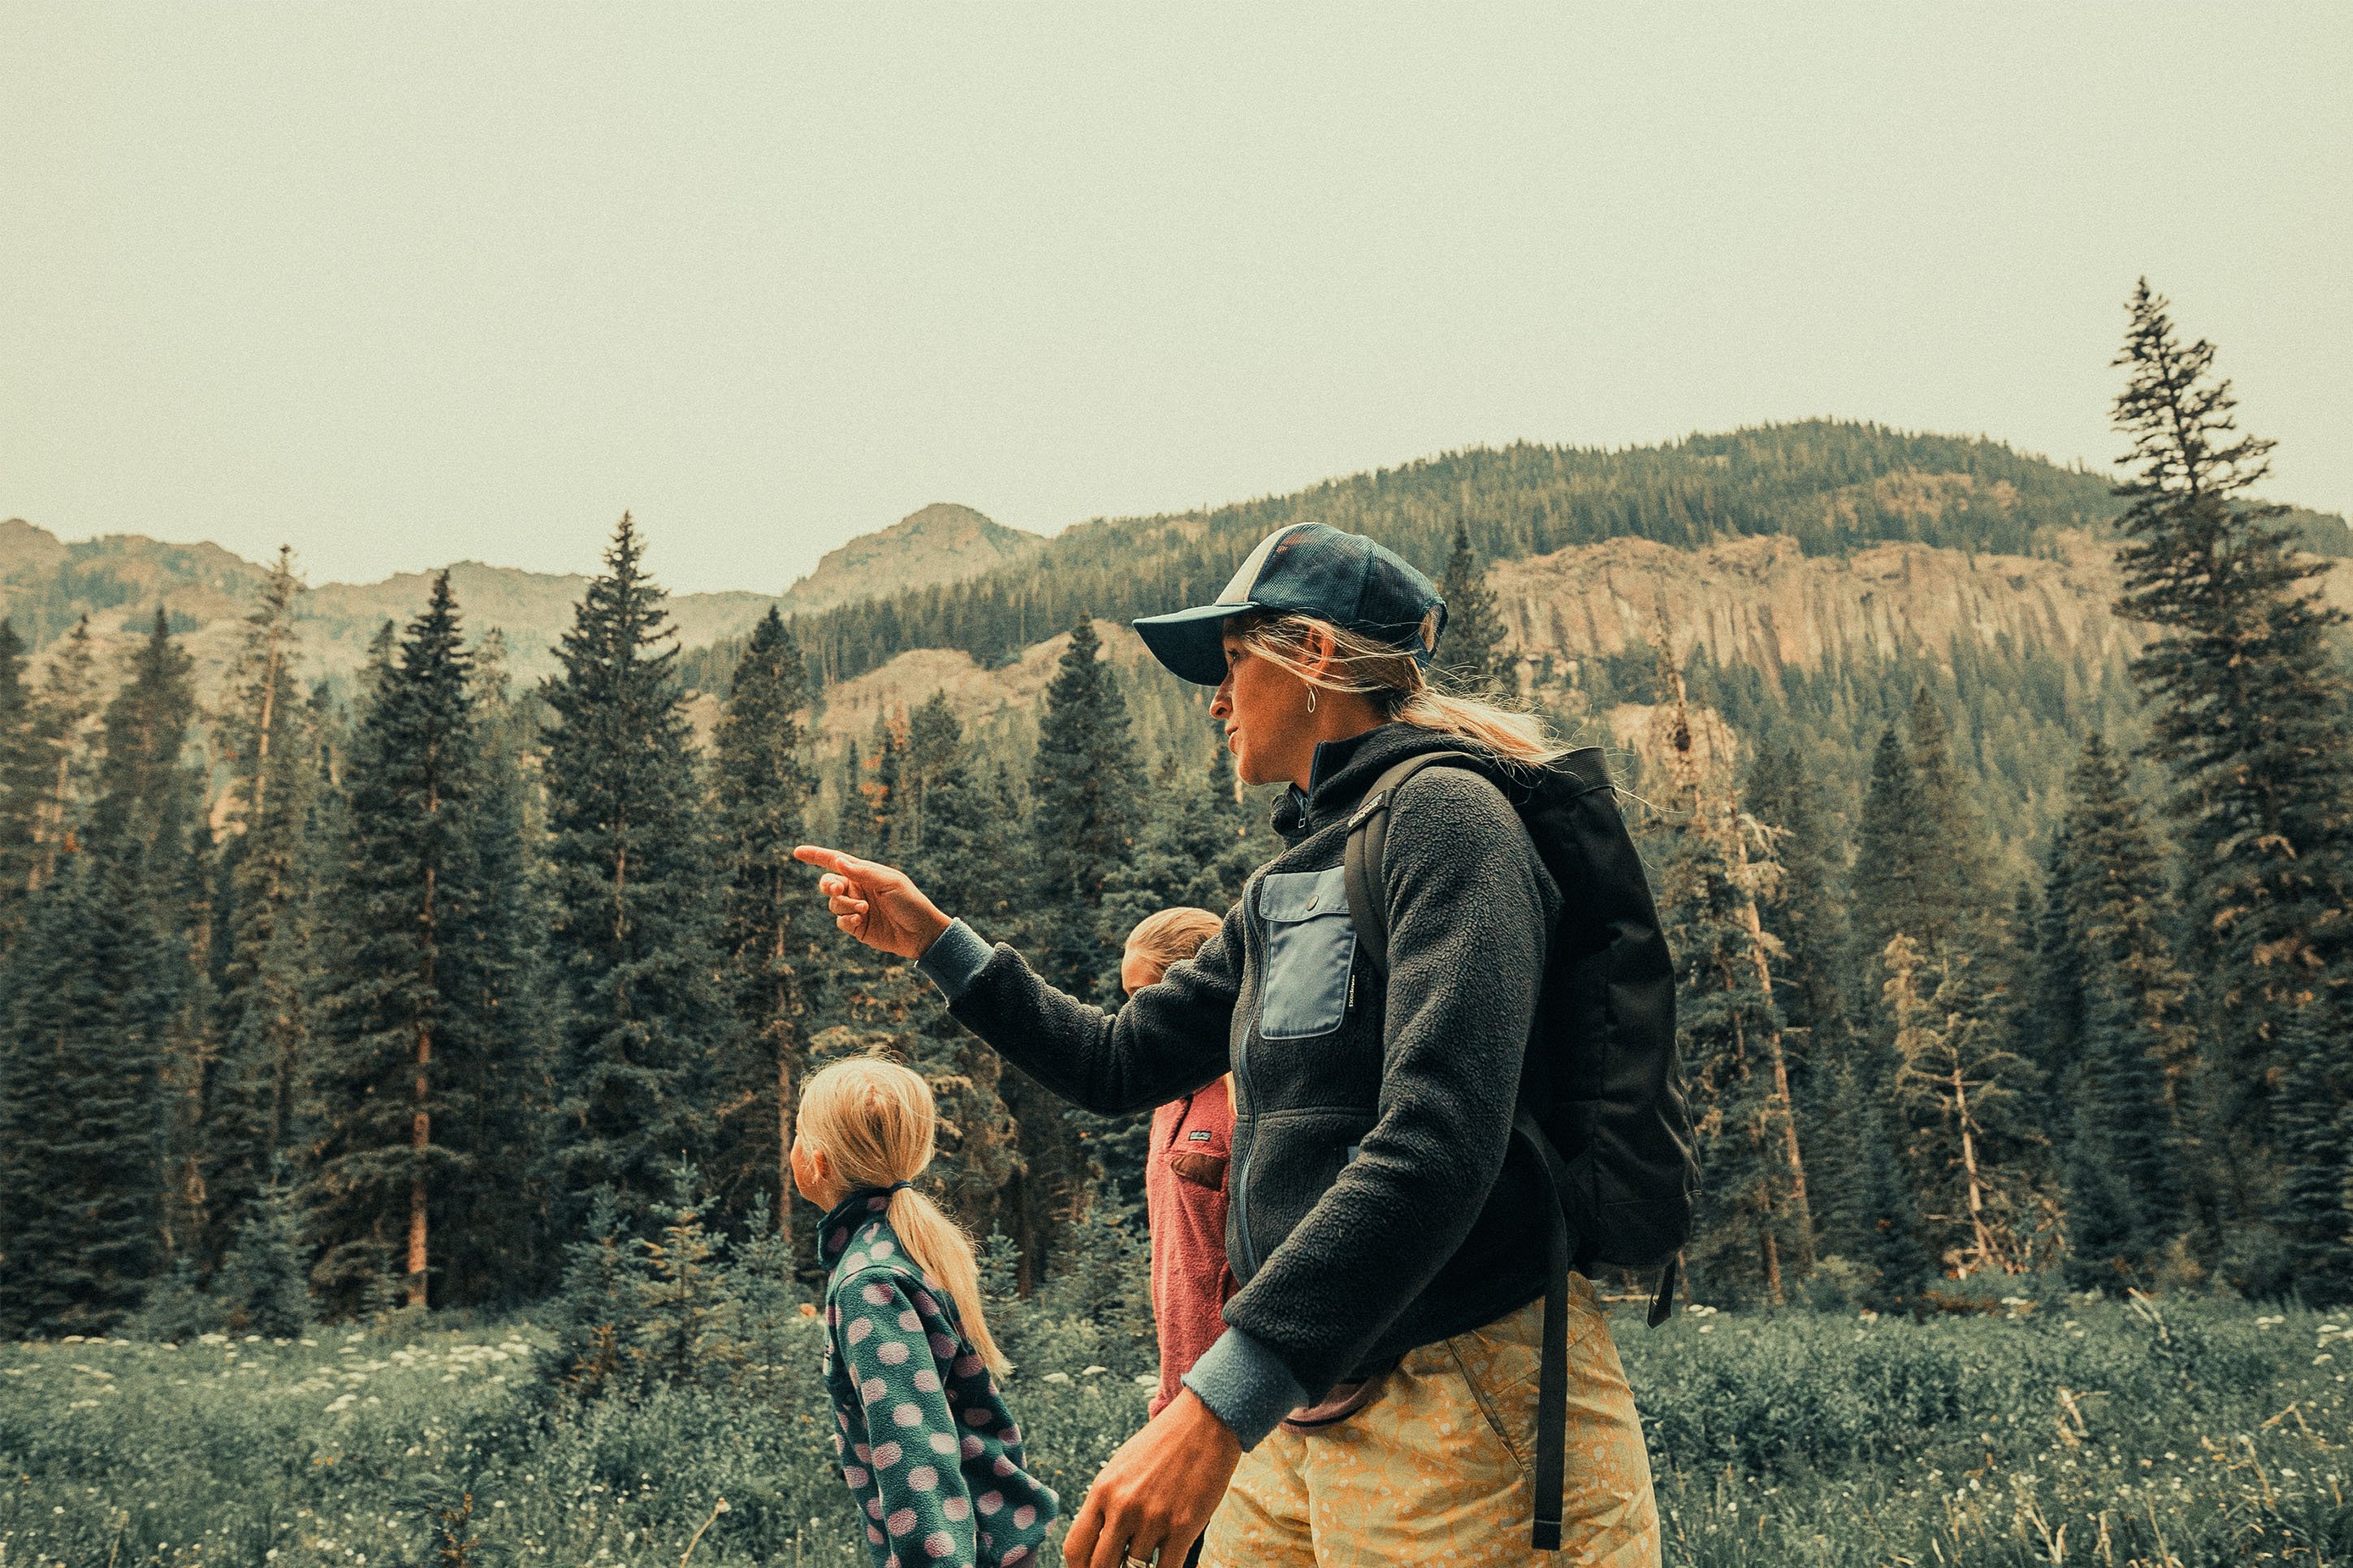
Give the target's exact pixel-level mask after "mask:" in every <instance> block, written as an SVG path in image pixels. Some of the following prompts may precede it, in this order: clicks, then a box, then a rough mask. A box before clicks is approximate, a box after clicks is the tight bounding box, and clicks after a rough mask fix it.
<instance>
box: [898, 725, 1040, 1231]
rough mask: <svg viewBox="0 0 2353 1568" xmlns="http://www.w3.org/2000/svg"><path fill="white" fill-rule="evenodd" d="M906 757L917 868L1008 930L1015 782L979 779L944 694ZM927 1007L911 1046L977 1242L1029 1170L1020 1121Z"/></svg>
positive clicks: (970, 915)
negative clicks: (1024, 1167) (913, 795)
mask: <svg viewBox="0 0 2353 1568" xmlns="http://www.w3.org/2000/svg"><path fill="white" fill-rule="evenodd" d="M908 760H909V763H910V767H909V770H908V771H909V773H910V774H911V775H912V777H913V781H914V783H915V784H916V786H917V789H918V791H919V801H918V805H917V809H918V811H919V813H920V816H921V820H922V832H921V834H920V840H921V842H920V843H919V844H918V845H917V847H916V848H915V852H914V853H913V855H912V856H911V857H910V858H909V859H908V861H907V868H908V869H909V870H910V871H911V872H912V873H913V876H914V877H915V879H916V881H917V882H918V884H919V885H921V886H922V887H923V888H925V889H929V890H930V891H931V893H932V895H933V897H934V899H935V900H939V901H940V903H941V907H942V908H944V909H949V910H955V911H956V912H957V913H958V914H959V915H962V916H964V917H965V919H967V920H969V921H972V922H973V924H974V925H975V926H976V928H977V929H979V930H981V931H1005V930H1008V929H1009V928H1010V927H1011V926H1012V925H1013V923H1014V921H1015V915H1016V911H1017V910H1018V908H1019V904H1020V896H1021V891H1022V880H1023V879H1022V876H1021V870H1020V861H1021V853H1020V846H1021V839H1022V836H1023V829H1022V824H1021V821H1020V818H1019V816H1018V808H1017V806H1016V804H1015V802H1014V800H1013V798H1012V784H1011V781H1010V780H1009V779H1008V778H1007V777H1006V775H1005V773H1003V771H1002V769H998V770H997V771H996V772H994V773H991V774H989V775H988V776H987V777H985V778H984V777H976V769H977V768H978V766H979V763H978V760H977V759H976V757H975V756H974V755H973V753H972V751H971V748H970V747H969V746H967V745H966V743H965V738H964V732H963V726H962V725H961V724H960V723H959V722H958V721H957V720H956V718H955V712H954V710H952V709H950V708H949V706H948V704H947V701H946V700H945V698H944V696H941V695H937V694H935V695H934V697H933V699H932V700H930V701H928V702H926V703H924V704H923V707H921V708H919V709H917V710H915V712H914V714H913V716H912V717H911V718H910V720H909V721H908ZM924 1001H925V1003H926V1005H925V1006H924V1007H923V1008H922V1009H918V1010H917V1011H916V1012H915V1014H914V1016H913V1018H912V1019H911V1028H910V1031H909V1033H908V1034H907V1035H906V1036H905V1037H904V1047H903V1048H904V1050H905V1054H906V1056H907V1058H908V1063H909V1065H910V1066H912V1067H913V1068H915V1070H916V1071H918V1072H920V1073H922V1074H923V1078H924V1080H925V1081H926V1082H927V1083H929V1084H930V1085H931V1089H932V1098H933V1101H934V1104H935V1105H936V1106H937V1107H938V1110H939V1118H940V1130H939V1152H938V1154H937V1156H936V1157H935V1158H934V1160H933V1162H932V1167H931V1179H932V1180H933V1181H934V1182H935V1183H936V1184H937V1186H938V1193H939V1195H940V1197H941V1198H942V1200H943V1201H944V1203H945V1204H946V1205H947V1206H948V1207H949V1209H950V1210H951V1212H953V1213H954V1214H955V1215H956V1217H957V1218H958V1219H959V1220H960V1221H962V1222H963V1223H964V1224H965V1226H969V1227H970V1228H971V1229H973V1230H974V1231H975V1232H976V1233H977V1232H980V1231H985V1230H986V1229H987V1228H988V1226H990V1225H991V1224H992V1223H993V1222H994V1221H995V1219H996V1217H997V1202H998V1196H999V1194H1001V1193H1002V1192H1003V1191H1004V1189H1005V1186H1006V1184H1007V1183H1008V1181H1010V1180H1011V1179H1012V1178H1013V1177H1014V1175H1015V1174H1016V1173H1017V1172H1018V1169H1019V1163H1020V1160H1019V1152H1018V1131H1017V1129H1016V1127H1015V1125H1014V1118H1013V1114H1012V1112H1011V1111H1010V1110H1008V1109H1007V1107H1006V1103H1005V1100H1004V1099H1003V1097H1002V1090H1003V1086H1004V1079H1005V1066H1004V1062H1003V1059H1002V1058H999V1057H998V1056H997V1053H996V1052H995V1051H993V1050H991V1049H989V1048H988V1047H987V1046H986V1045H984V1044H983V1043H982V1042H981V1041H980V1040H979V1039H978V1038H977V1037H975V1036H974V1035H973V1034H972V1033H971V1032H970V1031H969V1030H967V1029H965V1027H964V1026H962V1025H960V1024H958V1023H957V1022H956V1021H955V1019H954V1018H952V1017H950V1016H948V1015H947V1013H946V1012H945V1010H944V1009H943V1008H940V1007H938V1006H936V1005H929V1004H930V998H929V997H925V998H924Z"/></svg>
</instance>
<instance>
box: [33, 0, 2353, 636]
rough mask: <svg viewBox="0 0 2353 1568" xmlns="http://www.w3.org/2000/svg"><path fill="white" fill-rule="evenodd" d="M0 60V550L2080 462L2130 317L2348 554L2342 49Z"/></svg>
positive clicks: (761, 562) (216, 13)
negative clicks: (1973, 456) (1875, 449)
mask: <svg viewBox="0 0 2353 1568" xmlns="http://www.w3.org/2000/svg"><path fill="white" fill-rule="evenodd" d="M1643 9H1644V8H1641V7H1630V6H1627V5H1620V4H1612V5H1606V6H1560V5H1547V6H1545V7H1541V8H1536V9H1531V10H1525V11H1517V10H1513V9H1509V8H1506V7H1503V6H1494V5H1474V6H1460V5H1432V6H1429V7H1426V8H1415V9H1389V8H1381V7H1366V6H1362V5H1346V6H1335V7H1333V8H1330V9H1326V10H1317V9H1314V8H1309V7H1304V6H1283V7H1265V6H1249V7H1244V6H1231V7H1214V8H1213V7H1173V6H1155V7H1142V6H1103V5H1085V6H1073V7H1070V8H1058V7H1050V6H1044V5H1024V6H1019V7H1014V6H1008V5H940V6H925V5H892V6H887V7H864V6H860V7H825V8H819V7H812V6H784V5H770V4H765V3H763V4H758V5H718V4H711V3H705V4H700V5H685V6H681V5H650V4H649V5H631V6H613V5H582V4H576V3H567V4H565V5H547V6H526V5H482V4H468V5H434V4H420V3H406V4H401V5H357V4H338V5H317V4H314V3H310V0H305V3H303V4H301V5H237V6H229V5H188V4H185V3H181V0H174V3H172V4H168V5H165V4H157V5H137V4H124V3H116V4H109V5H89V4H86V3H83V0H71V3H69V4H56V5H47V4H37V3H34V0H6V3H5V5H0V228H5V234H0V517H5V516H9V515H18V516H22V517H25V518H26V519H28V520H30V521H34V522H36V523H38V524H40V525H42V526H43V527H46V528H48V529H51V530H53V531H57V532H58V533H61V534H63V535H66V536H68V537H74V538H79V537H86V536H88V535H90V534H92V533H100V532H114V531H136V532H144V533H150V534H154V535H158V536H161V537H164V538H167V539H175V540H193V539H213V540H217V541H219V542H221V543H224V544H226V545H227V546H229V547H230V548H232V549H234V550H237V552H240V553H242V554H244V555H247V556H249V557H259V556H261V555H263V554H264V553H265V552H268V551H269V550H271V549H273V548H274V547H275V546H276V545H277V544H278V543H279V542H280V541H286V542H291V543H292V544H293V545H294V546H295V548H296V549H297V550H298V551H299V552H301V555H302V557H303V559H304V561H305V563H307V566H308V568H309V571H310V574H311V578H312V580H313V581H328V580H336V579H343V580H350V579H373V578H375V577H380V576H382V575H384V574H386V573H388V572H392V571H396V570H406V569H413V568H418V567H423V566H427V565H432V564H437V563H443V562H446V561H449V560H452V559H457V558H461V557H468V556H471V557H477V558H480V559H484V560H488V561H491V562H494V563H502V564H510V565H519V566H530V567H534V568H540V569H544V570H551V571H569V570H578V569H584V568H587V567H590V566H592V565H593V563H595V560H596V553H597V551H598V549H599V546H600V545H601V543H602V542H603V540H604V537H605V535H606V534H607V531H609V529H610V527H611V525H612V523H613V521H614V520H615V519H616V518H617V516H618V515H619V513H620V512H621V510H623V509H624V508H630V509H633V510H635V511H636V512H637V513H638V517H639V519H640V520H641V521H643V522H644V523H645V525H646V527H647V529H648V531H649V535H650V537H651V540H652V544H653V563H654V566H655V569H656V570H657V572H658V573H659V574H660V575H661V576H662V577H663V578H664V579H665V580H666V581H667V582H668V583H669V584H670V586H672V587H673V588H680V589H693V588H716V587H741V588H756V589H761V590H765V591H774V590H776V589H779V588H781V587H783V586H784V585H785V584H786V583H788V582H790V581H791V580H792V579H793V578H794V577H796V576H797V575H798V574H801V573H802V572H804V571H806V570H807V568H808V567H809V566H810V565H811V564H812V563H814V562H815V560H816V559H817V557H818V554H819V553H820V552H823V551H824V550H826V549H828V548H830V547H831V546H833V545H835V544H837V543H839V542H841V541H842V540H844V539H847V538H849V536H850V535H852V534H855V533H860V532H864V531H869V530H871V529H874V528H878V527H881V526H882V525H884V524H886V523H889V522H890V521H892V520H894V519H896V518H898V517H899V516H901V515H902V514H903V513H905V512H907V511H910V510H913V509H914V508H916V507H918V506H921V505H923V504H924V503H925V502H927V501H933V500H957V501H963V502H965V503H968V504H970V505H972V506H976V507H978V508H979V509H980V510H983V511H985V512H987V513H988V514H989V515H990V516H992V517H994V518H996V519H997V520H998V521H1002V522H1008V523H1012V524H1016V525H1018V526H1020V527H1024V528H1031V529H1038V530H1042V531H1052V530H1055V529H1059V528H1060V527H1063V526H1064V525H1066V524H1068V523H1071V522H1073V521H1080V520H1082V519H1084V518H1088V517H1092V516H1098V515H1103V514H1120V513H1134V512H1145V511H1155V510H1169V509H1177V508H1184V507H1187V506H1192V505H1196V504H1199V503H1204V502H1211V503H1214V502H1219V501H1224V500H1236V499H1240V498H1243V497H1246V496H1250V495H1252V494H1259V493H1264V492H1269V491H1280V490H1286V489H1293V488H1295V487H1297V486H1300V485H1303V484H1306V483H1310V482H1313V481H1314V480H1316V479H1322V478H1324V477H1327V476H1331V475H1337V474H1345V473H1348V472H1353V471H1356V470H1357V469H1361V468H1370V467H1377V466H1380V465H1384V464H1394V463H1398V462H1401V461H1405V460H1408V459H1410V458H1416V457H1420V456H1425V455H1428V454H1431V453H1435V452H1438V451H1440V450H1442V449H1445V448H1447V447H1457V446H1462V445H1468V444H1473V443H1482V442H1485V443H1493V442H1504V441H1509V440H1512V439H1514V438H1526V439H1530V440H1537V441H1548V442H1552V441H1557V442H1569V443H1577V444H1604V445H1618V444H1624V443H1630V442H1648V441H1655V440H1659V439H1662V438H1668V437H1674V436H1677V435H1680V434H1683V433H1686V432H1689V431H1692V430H1695V429H1699V430H1714V429H1721V428H1725V427H1728V426H1736V425H1742V424H1748V423H1754V422H1757V421H1761V420H1771V419H1788V418H1796V417H1802V416H1810V415H1837V416H1849V417H1856V418H1871V419H1878V420H1882V421H1885V422H1889V423H1892V424H1894V425H1898V426H1908V427H1914V428H1924V429H1931V430H1943V431H1955V432H1962V433H1978V432H1984V433H1987V434H1989V435H1992V436H1995V437H2000V438H2001V439H2004V440H2007V441H2010V442H2011V443H2013V444H2015V445H2017V446H2020V447H2024V448H2026V449H2028V450H2031V451H2039V452H2042V453H2045V454H2047V455H2049V456H2051V457H2053V458H2059V459H2061V460H2071V459H2073V458H2084V459H2087V460H2089V461H2092V462H2094V463H2106V462H2107V461H2109V460H2110V459H2111V458H2113V457H2114V456H2115V455H2116V453H2117V452H2118V451H2119V450H2120V449H2121V446H2120V443H2119V442H2118V441H2117V439H2116V437H2115V436H2114V435H2113V434H2112V433H2110V431H2109V430H2108V428H2107V424H2106V407H2107V401H2108V399H2109V397H2110V396H2111V395H2113V393H2114V392H2115V390H2116V384H2117V378H2116V372H2114V371H2113V370H2111V369H2110V368H2109V366H2108V363H2107V362H2108V360H2109V358H2110V356H2111V354H2112V353H2113V352H2114V348H2115V345H2116V341H2117V339H2118V336H2119V334H2120V331H2121V329H2122V326H2123V323H2124V315H2123V308H2122V307H2123V300H2124V298H2125V295H2126V291H2127V290H2128V289H2130V288H2131V286H2132V282H2133V279H2134V278H2135V277H2136V276H2137V275H2138V274H2140V273H2142V272H2147V274H2148V275H2149V277H2150V278H2151V279H2152V280H2153V281H2154V282H2155V283H2156V284H2157V285H2158V288H2160V289H2163V290H2165V291H2166V292H2168V293H2169V294H2171V295H2172V296H2173V298H2174V300H2175V302H2176V305H2177V308H2178V312H2179V317H2180V319H2181V321H2183V322H2184V324H2185V325H2186V326H2187V327H2189V329H2190V330H2192V331H2196V332H2199V333H2202V334H2204V335H2207V336H2210V337H2211V338H2213V339H2214V340H2215V341H2216V342H2218V343H2219V344H2220V345H2221V351H2222V363H2223V366H2224V369H2225V370H2226V372H2227V373H2228V374H2231V375H2232V377H2234V378H2235V380H2236V381H2237V383H2238V386H2239V389H2240V392H2241V394H2242V397H2243V399H2244V405H2243V413H2244V416H2245V418H2246V422H2247V424H2248V425H2249V426H2251V427H2252V428H2253V429H2256V430H2258V431H2260V432H2262V433H2264V434H2268V435H2271V436H2274V437H2277V438H2278V439H2279V441H2280V444H2281V445H2280V451H2279V455H2278V459H2277V463H2278V480H2277V484H2276V486H2275V490H2276V493H2278V494H2279V495H2281V496H2282V497H2284V498H2286V499H2293V500H2301V501H2304V502H2306V503H2308V504H2313V505H2317V506H2322V507H2325V508H2328V509H2332V510H2348V509H2353V438H2348V437H2353V375H2348V364H2353V90H2348V83H2353V6H2348V5H2344V4H2341V3H2334V0H2332V3H2328V4H2310V5H2289V4H2271V5H2242V6H2213V5H2196V6H2182V7H2169V6H2166V5H2149V4H2134V5H2119V6H2114V7H2102V6H2098V5H2086V4H2070V5H2020V6H2015V7H1998V6H1959V7H1955V6H1929V5H1910V6H1885V5H1869V6H1854V7H1842V8H1830V7H1808V8H1803V9H1804V10H1805V13H1806V17H1807V18H1808V19H1803V20H1795V21H1793V20H1791V19H1790V17H1789V16H1788V12H1790V11H1791V10H1792V9H1793V8H1792V7H1788V6H1760V5H1747V4H1743V5H1738V6H1733V7H1726V8H1725V9H1723V10H1721V11H1718V12H1714V13H1711V12H1708V11H1705V10H1703V9H1700V8H1696V7H1680V8H1675V9H1673V10H1662V11H1658V12H1655V13H1652V14H1649V15H1643V14H1641V12H1642V10H1643Z"/></svg>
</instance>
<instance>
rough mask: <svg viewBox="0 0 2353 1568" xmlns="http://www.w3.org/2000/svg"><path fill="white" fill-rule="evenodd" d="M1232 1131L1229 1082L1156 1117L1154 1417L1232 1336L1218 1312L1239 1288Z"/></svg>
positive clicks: (1150, 1169) (1150, 1205) (1149, 1187)
mask: <svg viewBox="0 0 2353 1568" xmlns="http://www.w3.org/2000/svg"><path fill="white" fill-rule="evenodd" d="M1233 1131H1234V1109H1233V1102H1232V1101H1231V1100H1229V1099H1228V1098H1227V1093H1226V1080H1225V1079H1218V1080H1217V1081H1216V1082H1215V1083H1212V1084H1210V1085H1209V1086H1208V1087H1207V1088H1205V1089H1198V1090H1196V1091H1195V1092H1194V1093H1192V1094H1190V1095H1188V1096H1187V1097H1186V1098H1185V1099H1183V1100H1175V1101H1172V1102H1171V1103H1169V1104H1166V1105H1164V1106H1162V1107H1161V1108H1160V1109H1159V1110H1156V1111H1155V1112H1153V1116H1152V1144H1151V1154H1150V1157H1149V1158H1148V1160H1147V1161H1146V1163H1145V1167H1144V1202H1145V1213H1146V1215H1148V1216H1149V1219H1150V1221H1151V1226H1152V1321H1153V1325H1154V1328H1155V1331H1156V1332H1157V1333H1158V1335H1159V1339H1160V1387H1159V1389H1158V1390H1157V1391H1156V1392H1155V1394H1153V1396H1152V1414H1153V1415H1159V1414H1160V1411H1161V1407H1162V1406H1163V1405H1166V1404H1167V1403H1168V1402H1169V1401H1170V1400H1172V1399H1174V1398H1176V1390H1177V1386H1178V1384H1177V1381H1176V1380H1177V1379H1178V1378H1180V1377H1183V1376H1184V1375H1185V1373H1187V1372H1189V1371H1191V1370H1192V1366H1193V1363H1195V1362H1197V1361H1198V1360H1199V1359H1200V1358H1201V1353H1202V1352H1204V1351H1207V1350H1208V1348H1209V1347H1210V1346H1211V1345H1213V1344H1215V1343H1216V1342H1217V1341H1218V1336H1219V1334H1222V1333H1224V1332H1225V1331H1226V1323H1225V1319H1224V1318H1223V1317H1222V1316H1221V1315H1220V1310H1221V1309H1222V1308H1223V1307H1224V1306H1225V1304H1226V1298H1227V1297H1229V1296H1231V1295H1232V1294H1233V1293H1234V1291H1235V1289H1237V1287H1236V1285H1235V1282H1234V1275H1233V1270H1232V1268H1229V1266H1228V1265H1227V1263H1226V1169H1227V1164H1228V1162H1229V1161H1230V1160H1231V1158H1232V1147H1231V1145H1232V1140H1233Z"/></svg>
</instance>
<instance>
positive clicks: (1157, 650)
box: [1128, 604, 1259, 686]
mask: <svg viewBox="0 0 2353 1568" xmlns="http://www.w3.org/2000/svg"><path fill="white" fill-rule="evenodd" d="M1258 608H1259V606H1258V605H1247V604H1245V605H1194V606H1193V607H1192V608H1191V609H1189V610H1177V611H1175V612H1173V613H1172V614H1169V615H1166V616H1145V617H1144V618H1143V619H1142V620H1138V621H1131V622H1129V623H1128V624H1129V625H1131V626H1134V628H1135V635H1136V636H1138V637H1142V638H1143V639H1144V646H1145V647H1148V648H1150V649H1151V650H1152V657H1153V658H1156V659H1158V660H1159V661H1160V662H1161V663H1162V664H1164V665H1166V666H1167V667H1168V668H1169V669H1170V670H1171V671H1172V672H1173V673H1175V674H1176V676H1177V677H1178V678H1180V679H1185V680H1189V681H1191V682H1192V683H1193V684H1194V685H1196V686H1217V685H1219V684H1221V683H1222V682H1223V681H1224V680H1225V679H1226V638H1225V624H1226V623H1227V622H1228V621H1229V620H1232V619H1233V618H1234V617H1235V616H1247V615H1249V614H1250V613H1251V612H1252V611H1254V610H1256V609H1258Z"/></svg>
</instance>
